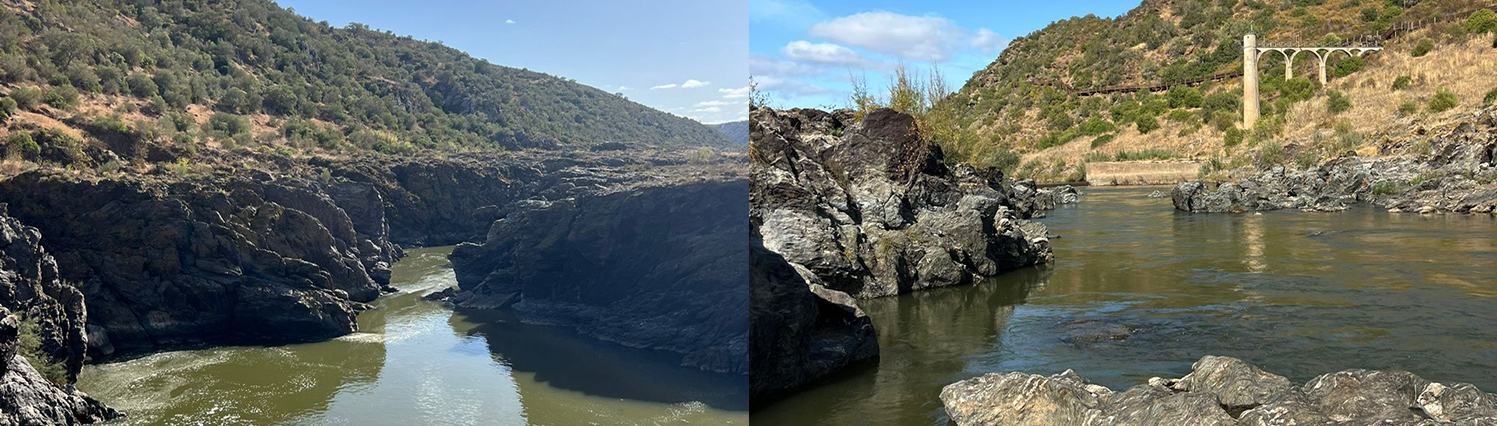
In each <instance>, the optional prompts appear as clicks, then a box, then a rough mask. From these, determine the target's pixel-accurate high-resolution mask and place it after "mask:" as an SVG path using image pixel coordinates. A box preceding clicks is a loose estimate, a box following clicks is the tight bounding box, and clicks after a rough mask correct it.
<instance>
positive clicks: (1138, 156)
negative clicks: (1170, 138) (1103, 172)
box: [1113, 148, 1177, 161]
mask: <svg viewBox="0 0 1497 426" xmlns="http://www.w3.org/2000/svg"><path fill="white" fill-rule="evenodd" d="M1175 157H1177V155H1175V152H1174V151H1170V150H1167V149H1160V148H1149V149H1145V150H1142V151H1128V150H1122V151H1118V153H1117V155H1114V156H1113V160H1114V161H1142V160H1168V159H1171V158H1175Z"/></svg>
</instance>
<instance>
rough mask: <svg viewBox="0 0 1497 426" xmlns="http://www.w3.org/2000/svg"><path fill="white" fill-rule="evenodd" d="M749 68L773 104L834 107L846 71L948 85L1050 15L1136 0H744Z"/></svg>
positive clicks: (1117, 9) (1122, 9) (1101, 12)
mask: <svg viewBox="0 0 1497 426" xmlns="http://www.w3.org/2000/svg"><path fill="white" fill-rule="evenodd" d="M748 1H749V3H750V6H749V33H750V34H751V38H750V41H749V74H750V75H752V76H753V77H754V79H755V81H756V82H758V84H759V89H760V90H761V91H763V92H764V93H766V94H767V95H768V96H769V98H770V101H771V103H772V104H773V105H774V106H776V107H785V108H788V107H843V106H847V104H848V101H847V99H848V96H849V92H850V91H851V84H850V83H849V78H848V76H849V73H851V74H852V75H856V76H861V77H862V78H864V79H866V81H867V82H868V85H869V86H870V88H871V89H873V91H874V92H875V93H879V92H881V91H882V90H881V89H883V88H886V87H887V86H888V81H889V75H888V74H889V70H890V69H892V68H893V67H894V66H895V65H896V64H901V63H902V64H905V65H906V66H907V67H908V68H910V69H912V70H915V71H920V72H922V73H923V72H928V70H929V69H930V68H931V67H932V66H934V67H937V68H939V69H940V71H941V73H942V75H943V76H944V77H945V79H946V81H947V84H949V85H950V86H951V87H950V88H951V89H952V90H956V89H958V88H960V87H961V85H962V84H963V83H965V82H966V80H967V79H968V78H970V77H971V76H972V73H973V72H976V71H979V70H981V69H983V68H985V67H987V65H988V64H989V63H991V62H993V60H994V59H996V58H997V57H998V53H999V52H1001V51H1002V49H1003V47H1005V46H1007V45H1008V42H1009V41H1011V40H1013V39H1014V38H1016V37H1020V36H1023V35H1025V34H1029V33H1031V32H1034V31H1035V30H1038V29H1041V28H1044V27H1045V26H1046V25H1049V24H1050V23H1051V22H1053V21H1057V20H1061V19H1065V18H1069V17H1072V16H1083V15H1086V14H1095V15H1097V16H1101V17H1112V16H1118V15H1121V14H1123V13H1126V12H1127V11H1128V10H1130V9H1132V8H1134V7H1136V6H1138V4H1139V1H1138V0H1113V1H1105V0H1041V1H1011V0H1002V1H956V0H928V1H910V0H856V1H840V0H839V1H832V0H823V1H808V0H748Z"/></svg>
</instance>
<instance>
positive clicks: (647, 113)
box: [0, 0, 731, 153]
mask: <svg viewBox="0 0 1497 426" xmlns="http://www.w3.org/2000/svg"><path fill="white" fill-rule="evenodd" d="M507 42H514V43H524V42H527V41H525V40H509V41H507ZM33 87H34V88H36V89H38V90H41V91H42V92H44V95H43V97H45V98H46V99H48V100H47V101H45V102H41V104H53V106H54V107H55V108H52V107H43V106H29V108H23V109H31V110H35V111H38V112H41V113H44V114H45V115H48V116H51V117H53V118H58V119H64V118H69V117H72V116H73V115H74V114H76V113H77V112H80V111H81V112H82V114H83V115H84V117H81V118H80V119H82V120H84V121H87V120H91V118H90V117H94V116H108V115H111V114H113V115H117V117H114V119H113V120H108V121H107V122H106V123H105V124H109V123H113V122H117V121H122V122H123V123H124V126H125V127H127V129H123V130H126V131H124V132H121V133H126V134H131V135H134V136H135V137H136V138H141V139H150V140H145V142H150V141H151V140H156V141H162V142H167V141H175V143H178V144H188V143H203V142H204V141H206V140H210V139H211V140H228V141H231V142H232V143H237V144H238V145H240V146H242V145H244V144H247V143H256V142H260V143H263V142H266V141H270V140H273V139H277V138H284V139H285V140H288V141H290V142H291V143H290V146H291V147H292V148H300V149H314V148H321V149H328V150H365V149H368V150H377V151H382V152H392V153H394V152H410V151H414V150H419V149H439V150H448V151H455V150H474V149H476V150H494V149H517V148H527V147H536V148H549V147H566V146H590V145H594V144H598V143H603V142H608V141H615V142H627V143H630V144H643V145H646V146H657V147H684V146H700V145H715V146H727V145H729V144H730V143H731V142H729V141H728V140H727V138H725V137H723V136H722V135H721V134H719V133H718V132H716V131H713V129H712V128H710V127H709V126H704V125H701V124H699V123H696V122H694V121H692V120H689V119H686V118H681V117H676V116H673V115H670V114H666V113H664V112H660V111H657V110H654V109H651V108H649V107H646V106H643V105H640V104H637V103H634V102H631V101H629V100H627V99H624V98H622V97H619V96H615V95H613V94H610V93H607V92H604V91H602V90H598V89H595V88H592V87H588V86H584V85H581V84H577V83H576V82H574V81H572V80H570V79H567V78H564V77H557V76H551V75H546V74H542V73H537V72H531V71H527V70H523V69H515V68H508V67H503V66H498V65H494V64H491V63H489V62H487V61H484V60H480V59H475V58H473V57H470V56H468V55H467V54H464V53H463V52H460V51H458V50H456V49H452V48H449V47H445V46H442V45H440V44H436V43H429V42H424V41H419V40H415V39H412V38H410V37H405V36H396V35H394V34H392V33H389V32H379V31H373V30H370V29H368V27H366V26H363V25H360V24H351V25H349V26H348V27H347V28H333V27H330V26H328V25H327V24H326V23H325V22H322V23H319V22H313V21H312V20H310V19H307V18H304V17H301V16H298V15H296V14H294V13H292V12H290V11H288V10H286V9H283V8H281V7H279V6H277V5H276V4H274V3H273V2H270V1H267V0H238V1H212V2H203V1H187V0H102V1H50V0H49V1H30V0H0V94H6V93H9V92H14V91H17V90H20V91H21V92H23V93H21V96H20V97H21V98H23V99H30V97H32V94H31V93H29V90H30V88H33ZM73 92H77V93H81V94H83V96H82V97H81V99H80V97H79V96H75V95H74V94H73ZM91 94H92V95H91ZM116 97H117V98H116ZM31 103H36V102H31ZM125 104H133V105H135V106H134V107H131V106H124V105H125ZM209 109H211V110H212V111H209ZM213 111H216V112H221V113H224V114H225V115H221V116H218V117H216V118H214V120H216V121H215V122H214V123H204V124H210V125H209V126H206V127H207V128H206V129H204V130H203V131H201V132H199V131H198V130H197V129H194V128H192V127H195V126H188V125H187V124H188V123H187V122H190V121H196V122H205V121H206V117H205V116H206V115H207V114H208V113H210V112H213ZM33 121H38V120H33ZM74 121H77V120H72V121H69V123H70V124H71V123H73V122H74ZM147 122H149V124H154V123H160V122H167V123H175V124H169V125H162V126H160V128H155V127H154V126H147V124H148V123H147ZM12 124H13V123H12ZM46 124H48V123H42V125H43V126H45V125H46ZM143 126H146V127H152V128H143ZM84 127H86V126H84ZM102 127H105V128H108V127H112V126H108V125H106V126H102Z"/></svg>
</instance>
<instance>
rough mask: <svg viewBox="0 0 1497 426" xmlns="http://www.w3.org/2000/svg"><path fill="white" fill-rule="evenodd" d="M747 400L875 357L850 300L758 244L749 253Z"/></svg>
mask: <svg viewBox="0 0 1497 426" xmlns="http://www.w3.org/2000/svg"><path fill="white" fill-rule="evenodd" d="M749 289H750V292H751V295H750V299H749V300H750V302H749V306H750V308H749V309H750V317H749V321H750V323H751V324H753V329H752V330H751V331H750V332H749V343H750V347H751V348H752V349H753V351H752V352H751V357H752V367H753V369H752V373H751V375H750V379H749V383H750V391H751V398H752V399H755V400H757V399H759V398H762V397H764V396H772V395H773V394H775V393H780V392H786V391H789V390H792V389H795V388H797V387H800V386H802V385H805V384H806V383H809V382H811V381H814V380H816V379H818V378H821V377H825V376H827V375H828V374H831V373H833V372H835V371H838V370H841V369H842V368H845V367H847V366H848V365H849V364H852V363H855V362H858V361H861V360H865V359H869V358H873V357H875V356H877V355H878V339H877V337H878V336H877V335H876V334H875V333H874V330H873V323H872V322H871V321H870V320H869V319H868V317H867V316H865V315H863V311H862V310H861V309H859V308H858V305H857V303H856V302H855V301H854V300H853V298H852V296H848V295H847V293H843V292H840V291H836V290H832V289H829V288H826V287H825V286H823V285H822V284H821V280H820V279H818V278H816V275H815V274H813V273H811V271H809V270H807V269H806V268H805V267H802V266H800V265H794V264H791V263H789V262H786V261H785V258H784V257H781V256H780V255H779V254H776V253H774V252H771V251H769V250H766V249H764V247H763V246H761V245H759V244H758V243H757V242H756V243H755V244H754V246H753V247H752V248H750V249H749Z"/></svg>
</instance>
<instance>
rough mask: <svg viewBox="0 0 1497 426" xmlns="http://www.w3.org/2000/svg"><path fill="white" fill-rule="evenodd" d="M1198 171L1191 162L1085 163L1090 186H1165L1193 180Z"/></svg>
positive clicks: (1195, 163) (1198, 168)
mask: <svg viewBox="0 0 1497 426" xmlns="http://www.w3.org/2000/svg"><path fill="white" fill-rule="evenodd" d="M1200 170H1201V163H1199V162H1195V161H1107V162H1097V163H1087V164H1086V181H1087V183H1089V184H1091V185H1093V186H1112V185H1168V184H1174V183H1178V182H1184V181H1188V180H1193V179H1195V178H1196V177H1197V175H1198V174H1199V172H1200Z"/></svg>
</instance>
